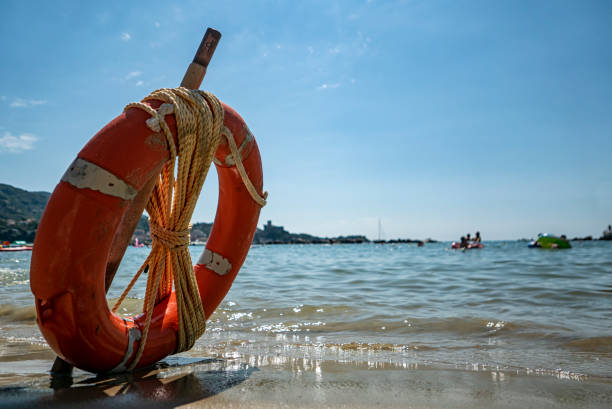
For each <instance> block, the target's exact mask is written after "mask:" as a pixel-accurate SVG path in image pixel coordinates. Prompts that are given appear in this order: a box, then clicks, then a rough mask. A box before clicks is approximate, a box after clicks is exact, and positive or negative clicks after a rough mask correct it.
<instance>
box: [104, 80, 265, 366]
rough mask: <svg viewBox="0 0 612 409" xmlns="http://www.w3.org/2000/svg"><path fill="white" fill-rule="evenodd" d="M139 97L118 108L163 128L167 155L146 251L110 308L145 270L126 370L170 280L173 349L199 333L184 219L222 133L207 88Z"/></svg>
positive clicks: (200, 315)
mask: <svg viewBox="0 0 612 409" xmlns="http://www.w3.org/2000/svg"><path fill="white" fill-rule="evenodd" d="M151 100H158V101H164V104H162V105H161V106H160V107H159V109H158V110H155V109H153V108H151V107H150V106H149V105H147V104H145V103H144V102H145V101H151ZM142 101H143V102H134V103H131V104H128V105H127V106H126V107H125V109H124V111H125V110H127V109H129V108H138V109H141V110H143V111H145V112H147V113H148V114H149V115H151V118H149V119H148V120H147V126H148V127H149V128H151V129H152V130H154V131H156V132H160V131H161V132H163V133H164V135H165V136H166V140H167V143H168V147H169V150H170V160H169V161H167V162H166V163H165V164H164V166H163V168H162V170H161V173H160V175H159V180H158V182H157V184H156V186H155V188H154V189H153V192H152V193H151V197H150V198H149V201H148V203H147V207H146V210H147V213H149V224H150V232H151V238H152V249H151V253H150V254H149V256H148V257H147V259H146V260H145V261H144V263H143V264H142V266H141V267H140V269H139V270H138V272H137V273H136V274H135V275H134V277H133V278H132V280H131V282H130V283H129V284H128V286H127V288H126V289H125V290H124V292H123V294H122V295H121V297H120V298H119V300H118V301H117V303H116V304H115V306H114V307H113V312H115V311H116V310H117V309H118V308H119V306H120V305H121V303H122V301H123V300H124V299H125V297H126V296H127V294H128V293H129V291H130V290H131V289H132V287H133V285H134V283H135V282H136V280H137V279H138V277H139V276H140V275H141V274H142V272H143V271H145V274H146V273H147V271H148V278H147V289H146V295H145V299H144V303H143V313H144V314H145V315H146V319H145V327H144V330H143V333H142V338H141V340H140V345H139V347H138V351H137V352H136V356H135V358H134V359H133V360H132V363H131V364H130V365H129V367H128V370H132V369H134V368H135V367H136V365H137V364H138V361H139V360H140V358H141V356H142V353H143V350H144V346H145V344H146V340H147V335H148V332H149V326H150V323H151V316H152V313H153V309H154V307H155V305H156V304H157V303H158V302H159V301H161V300H162V299H164V298H166V297H167V296H169V295H170V293H171V292H172V286H173V283H174V290H175V293H176V302H177V308H178V334H177V348H176V351H175V353H178V352H181V351H186V350H188V349H190V348H191V347H192V346H193V344H194V343H195V341H196V340H197V339H198V338H199V337H200V336H201V335H202V334H203V333H204V330H205V328H206V317H205V313H204V307H203V306H202V300H201V298H200V292H199V290H198V285H197V282H196V278H195V273H194V270H193V267H192V264H191V256H190V254H189V248H188V246H189V230H190V225H189V222H190V220H191V215H192V214H193V211H194V208H195V205H196V202H197V199H198V196H199V195H200V191H201V190H202V185H203V184H204V180H205V179H206V175H207V174H208V170H209V168H210V165H211V162H212V161H213V158H214V155H215V152H216V151H217V147H218V146H219V143H220V141H221V137H222V135H225V134H224V133H223V107H222V105H221V102H220V101H219V100H218V99H217V97H215V96H214V95H213V94H211V93H209V92H204V91H198V90H190V89H187V88H182V87H179V88H164V89H160V90H157V91H154V92H153V93H151V94H150V95H149V96H147V97H146V98H144V99H143V100H142ZM170 113H174V116H175V118H176V126H177V145H178V146H176V145H175V142H174V137H173V135H172V132H171V131H170V128H169V127H168V124H167V123H166V121H165V119H164V117H165V115H167V114H170ZM228 133H229V132H228ZM229 134H230V135H225V136H226V137H227V140H228V144H229V147H230V150H231V152H232V155H233V156H234V158H236V165H237V169H238V171H239V173H240V176H241V177H242V181H243V183H244V184H245V187H246V188H247V190H248V191H249V193H250V194H251V197H252V198H253V200H255V201H256V202H257V203H258V204H259V205H260V206H263V205H265V203H266V201H265V199H266V196H267V193H264V195H263V196H260V195H259V194H258V193H257V190H256V189H255V188H254V186H253V184H252V183H251V181H250V180H249V178H248V175H247V174H246V171H245V170H244V166H242V162H241V160H240V154H239V153H238V150H237V148H236V142H235V141H234V139H233V136H231V133H229ZM177 150H178V152H177ZM177 158H178V164H177ZM175 168H176V171H177V174H176V177H175V175H174V171H175Z"/></svg>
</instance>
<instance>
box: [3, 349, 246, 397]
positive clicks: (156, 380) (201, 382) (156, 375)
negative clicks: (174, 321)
mask: <svg viewBox="0 0 612 409" xmlns="http://www.w3.org/2000/svg"><path fill="white" fill-rule="evenodd" d="M256 370H257V369H256V368H253V367H250V366H248V365H245V364H240V363H236V362H232V361H227V360H222V359H203V360H202V359H200V360H198V359H189V358H182V357H172V358H167V359H166V360H164V361H162V362H159V363H157V364H156V365H155V366H151V367H148V368H143V369H140V370H137V371H134V372H132V373H122V374H114V375H98V376H95V377H86V376H82V377H81V378H82V379H79V378H73V377H71V376H64V377H57V376H52V377H51V379H50V383H49V384H48V387H44V386H39V387H37V386H29V385H28V386H16V387H4V388H0V408H5V407H6V408H26V407H27V408H33V407H34V408H35V407H45V408H65V407H87V408H92V407H96V408H114V409H116V408H117V407H127V406H128V405H129V406H130V407H132V408H140V407H146V408H173V407H176V406H179V405H184V404H187V403H191V402H194V401H197V400H200V399H205V398H208V397H211V396H214V395H216V394H218V393H221V392H223V391H224V390H226V389H229V388H232V387H234V386H236V385H239V384H240V383H242V382H244V381H245V380H247V379H248V378H249V377H250V376H251V374H252V373H253V372H254V371H256Z"/></svg>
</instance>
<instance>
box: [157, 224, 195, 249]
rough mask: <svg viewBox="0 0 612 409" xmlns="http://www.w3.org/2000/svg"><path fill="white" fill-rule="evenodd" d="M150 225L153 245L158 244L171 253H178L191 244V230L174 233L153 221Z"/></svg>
mask: <svg viewBox="0 0 612 409" xmlns="http://www.w3.org/2000/svg"><path fill="white" fill-rule="evenodd" d="M149 224H150V229H151V239H152V240H153V243H156V242H157V243H159V244H161V245H162V246H163V247H164V248H166V249H168V250H170V251H177V250H180V249H182V248H186V247H188V246H189V243H190V242H191V241H190V237H189V230H190V229H189V228H187V229H186V230H180V231H174V230H169V229H166V228H164V227H162V226H160V225H158V224H156V223H153V222H152V221H151V220H149Z"/></svg>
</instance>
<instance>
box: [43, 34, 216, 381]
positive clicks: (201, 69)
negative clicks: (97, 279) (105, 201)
mask: <svg viewBox="0 0 612 409" xmlns="http://www.w3.org/2000/svg"><path fill="white" fill-rule="evenodd" d="M220 39H221V33H220V32H218V31H217V30H215V29H214V28H210V27H209V28H208V29H207V30H206V33H205V34H204V37H203V38H202V42H200V46H199V47H198V50H197V51H196V53H195V56H194V57H193V61H192V62H191V64H189V67H188V68H187V71H186V72H185V76H184V77H183V81H181V87H185V88H189V89H198V88H200V85H201V84H202V80H204V76H205V75H206V68H208V64H209V63H210V60H211V59H212V56H213V54H214V52H215V49H216V48H217V44H219V40H220ZM156 182H157V175H155V176H154V177H153V178H151V180H149V181H148V182H147V183H146V184H145V186H144V187H143V188H142V189H141V190H140V192H138V194H137V195H136V197H135V198H134V199H133V200H132V203H130V205H129V207H128V209H127V210H126V212H125V215H124V216H123V219H122V220H121V225H120V226H119V229H118V231H117V234H116V235H115V238H114V239H113V243H112V246H111V251H110V254H109V259H108V263H107V265H106V275H105V287H106V291H108V289H109V288H110V286H111V283H112V281H113V278H114V277H115V274H116V273H117V269H118V268H119V263H121V259H122V258H123V255H124V254H125V250H127V246H128V245H129V244H130V240H131V239H132V235H133V234H134V230H135V229H136V226H137V225H138V222H139V221H140V217H141V216H142V213H143V211H144V209H145V207H146V205H147V202H148V201H149V197H150V196H151V192H152V191H153V188H154V187H155V185H156ZM72 369H73V367H72V365H71V364H69V363H68V362H66V361H64V360H63V359H62V358H60V357H59V356H58V357H57V358H55V362H54V363H53V367H52V368H51V375H53V376H69V375H70V374H71V373H72Z"/></svg>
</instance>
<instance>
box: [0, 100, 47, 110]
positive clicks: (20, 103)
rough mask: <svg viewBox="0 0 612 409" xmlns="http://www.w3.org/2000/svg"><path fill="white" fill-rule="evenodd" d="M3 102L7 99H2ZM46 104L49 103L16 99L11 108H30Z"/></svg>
mask: <svg viewBox="0 0 612 409" xmlns="http://www.w3.org/2000/svg"><path fill="white" fill-rule="evenodd" d="M2 100H3V101H5V100H6V98H2ZM46 103H47V101H45V100H44V99H23V98H15V99H14V100H13V101H11V103H10V104H9V106H11V107H12V108H28V107H33V106H37V105H44V104H46Z"/></svg>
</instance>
